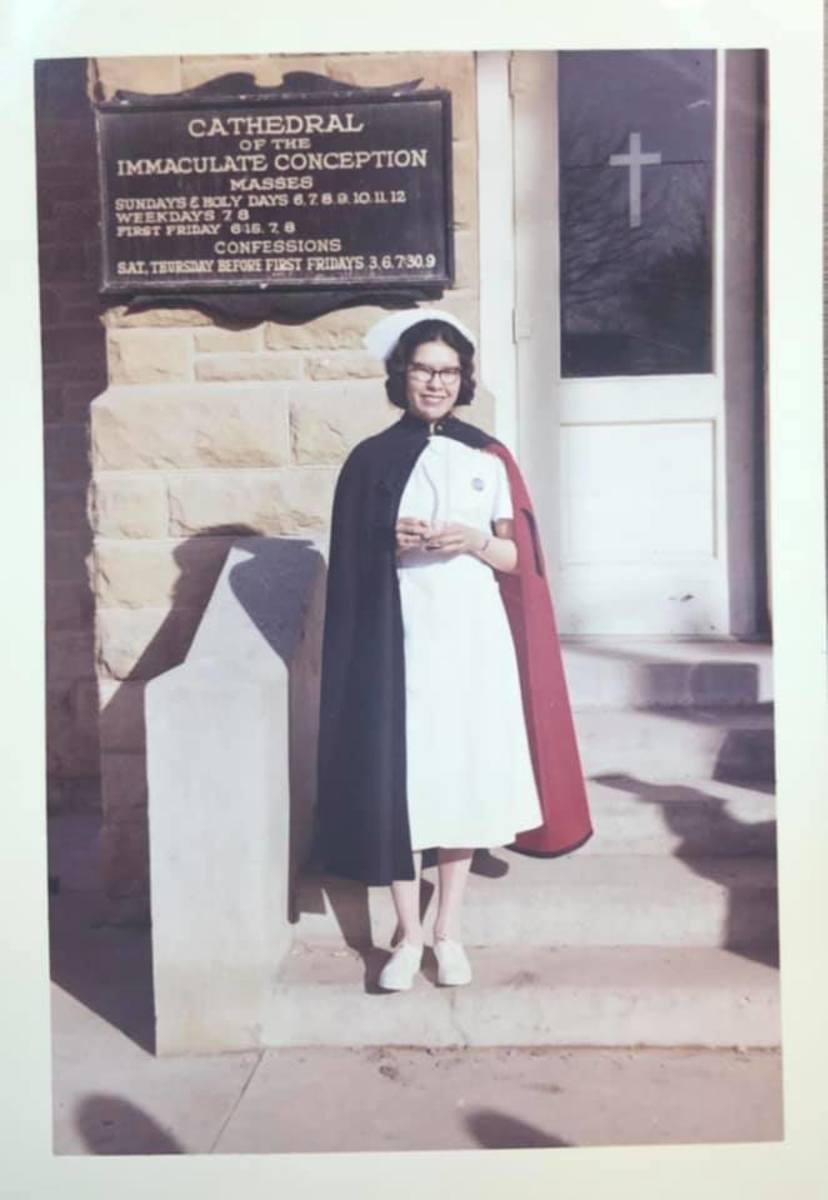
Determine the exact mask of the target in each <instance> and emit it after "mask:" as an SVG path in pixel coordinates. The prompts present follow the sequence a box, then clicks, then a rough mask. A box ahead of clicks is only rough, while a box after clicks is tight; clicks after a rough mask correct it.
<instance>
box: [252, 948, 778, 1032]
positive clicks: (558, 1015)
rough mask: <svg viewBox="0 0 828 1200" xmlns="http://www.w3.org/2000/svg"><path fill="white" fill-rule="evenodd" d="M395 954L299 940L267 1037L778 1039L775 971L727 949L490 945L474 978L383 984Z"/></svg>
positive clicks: (428, 976) (429, 966) (428, 972)
mask: <svg viewBox="0 0 828 1200" xmlns="http://www.w3.org/2000/svg"><path fill="white" fill-rule="evenodd" d="M386 957H387V955H386V954H385V953H384V952H382V951H379V950H373V949H372V950H371V951H369V952H368V953H367V955H365V957H363V956H361V955H359V954H357V953H355V952H354V951H352V950H338V951H337V950H331V949H324V948H320V947H315V948H310V947H306V946H302V945H296V946H294V948H293V950H292V951H291V952H290V953H289V955H288V957H287V958H286V960H285V962H284V963H283V965H282V969H281V971H280V972H279V975H278V977H277V978H276V979H275V981H274V985H273V993H272V996H271V998H270V1003H269V1006H268V1008H267V1011H266V1013H265V1015H264V1019H263V1028H262V1043H263V1044H264V1045H266V1046H303V1045H314V1046H344V1045H348V1046H370V1045H397V1046H399V1045H405V1046H454V1045H459V1046H533V1045H544V1046H708V1047H712V1046H744V1047H747V1046H757V1047H758V1046H765V1047H768V1046H778V1045H779V1042H780V1027H779V994H778V972H777V970H776V969H775V967H774V966H773V965H768V964H767V963H765V962H761V961H756V960H751V959H748V958H744V957H741V956H739V955H737V954H731V953H728V952H727V951H724V950H710V949H707V950H705V949H685V950H681V951H676V950H664V949H658V948H646V947H636V948H634V949H631V948H623V949H622V948H606V947H602V948H597V949H589V948H580V949H561V948H558V949H554V950H553V949H548V948H545V949H542V950H527V949H525V948H523V949H509V950H508V951H503V950H497V949H488V950H475V951H473V952H472V953H471V955H470V958H471V960H472V967H473V970H474V980H473V982H472V984H471V985H470V986H468V987H465V988H440V987H437V986H436V984H435V968H434V962H433V956H432V955H431V952H430V951H427V952H426V958H425V960H424V964H423V973H422V974H421V975H420V976H419V977H418V978H417V980H416V982H415V985H414V987H413V988H412V990H411V991H410V992H404V993H380V992H378V991H377V989H376V984H375V980H376V978H377V975H378V973H379V970H380V969H381V967H382V964H383V962H384V961H385V959H386Z"/></svg>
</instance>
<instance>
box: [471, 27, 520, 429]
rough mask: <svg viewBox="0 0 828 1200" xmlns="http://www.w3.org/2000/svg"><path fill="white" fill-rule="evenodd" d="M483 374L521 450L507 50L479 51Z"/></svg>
mask: <svg viewBox="0 0 828 1200" xmlns="http://www.w3.org/2000/svg"><path fill="white" fill-rule="evenodd" d="M477 145H478V189H479V200H478V204H479V214H480V220H479V230H480V378H481V381H482V383H483V384H484V386H485V387H486V388H487V389H488V390H489V391H490V392H492V393H493V394H494V397H495V434H496V436H497V437H498V438H500V439H501V441H503V442H505V444H506V445H507V446H508V447H509V449H510V450H512V451H513V452H516V451H517V390H516V359H515V344H514V340H513V336H512V314H513V311H514V306H515V245H514V236H515V223H514V173H513V166H512V104H511V96H510V94H509V54H508V53H507V52H506V51H499V50H498V51H485V52H481V53H478V55H477Z"/></svg>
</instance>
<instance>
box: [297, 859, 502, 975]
mask: <svg viewBox="0 0 828 1200" xmlns="http://www.w3.org/2000/svg"><path fill="white" fill-rule="evenodd" d="M436 864H437V856H436V853H435V852H434V851H425V852H424V854H423V870H422V872H421V875H420V919H421V920H423V921H425V919H426V917H427V915H428V912H429V909H430V907H431V905H432V903H433V901H434V898H435V896H436V892H437V888H436V886H435V883H434V882H433V881H432V879H431V878H429V876H428V875H427V874H426V872H427V871H428V872H430V871H431V870H432V869H433V868H436ZM471 870H472V871H473V872H474V873H475V874H477V875H482V876H484V877H486V878H489V879H499V878H501V877H502V876H504V875H507V874H508V872H509V864H508V863H505V862H503V860H502V859H499V858H497V857H496V856H495V855H493V854H491V853H490V852H489V851H488V850H476V851H475V852H474V858H473V859H472V866H471ZM328 909H330V911H331V912H332V913H333V914H334V917H335V918H336V922H337V924H338V926H339V930H340V933H341V935H342V939H343V941H344V942H345V945H346V946H348V948H349V949H351V950H353V951H355V952H356V953H357V954H358V955H359V956H360V958H361V959H362V965H363V969H364V975H363V986H364V988H365V991H366V992H368V993H370V994H372V995H382V996H384V995H385V994H386V993H385V992H384V991H383V990H382V989H381V988H379V987H378V986H377V979H378V977H379V973H380V971H381V970H382V968H383V966H384V964H385V962H386V961H387V959H388V956H389V955H388V950H387V949H383V948H382V947H381V946H378V945H377V944H376V943H375V941H374V931H373V928H372V925H371V910H370V905H369V891H368V888H367V887H366V886H365V884H362V883H357V882H355V881H354V880H348V879H337V878H335V877H333V876H328V875H324V874H323V873H322V872H321V871H320V870H319V868H318V864H315V863H314V862H310V863H309V864H308V865H307V867H306V870H305V873H304V876H303V877H302V878H300V879H299V880H298V883H297V891H296V893H295V894H294V898H293V903H292V907H291V918H290V919H291V922H293V923H294V924H295V923H297V922H298V921H299V920H300V917H301V915H302V913H308V914H316V915H321V914H323V913H325V912H326V911H327V910H328ZM401 934H402V930H401V929H400V927H399V925H397V926H396V928H395V929H394V932H393V934H392V935H391V939H390V944H391V945H392V946H393V945H395V944H396V942H397V940H398V939H399V937H400V936H401ZM430 962H431V959H430V956H429V954H426V959H425V966H426V968H428V966H429V965H430ZM432 965H433V964H432Z"/></svg>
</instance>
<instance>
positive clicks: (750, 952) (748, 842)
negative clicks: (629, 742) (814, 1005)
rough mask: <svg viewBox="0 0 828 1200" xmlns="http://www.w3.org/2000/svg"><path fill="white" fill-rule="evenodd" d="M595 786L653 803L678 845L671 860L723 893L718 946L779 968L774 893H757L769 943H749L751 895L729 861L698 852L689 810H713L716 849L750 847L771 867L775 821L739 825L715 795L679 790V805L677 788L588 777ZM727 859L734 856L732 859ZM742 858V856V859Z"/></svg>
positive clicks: (630, 779) (763, 890)
mask: <svg viewBox="0 0 828 1200" xmlns="http://www.w3.org/2000/svg"><path fill="white" fill-rule="evenodd" d="M593 778H594V780H595V782H597V783H602V784H604V785H605V786H607V787H613V788H617V789H618V790H619V791H622V792H626V793H627V794H628V795H631V796H633V797H634V798H635V799H636V800H638V801H639V802H640V803H641V804H654V805H657V806H659V808H660V809H661V816H662V819H663V821H664V824H665V826H666V827H667V828H668V829H669V830H670V831H671V832H672V833H674V834H675V835H676V837H678V838H679V839H680V842H679V845H678V847H677V849H676V850H674V851H673V856H674V857H675V858H679V859H681V860H682V861H683V862H684V863H686V864H687V866H688V867H689V868H690V870H691V871H693V872H694V873H695V874H696V875H698V876H700V877H701V878H702V879H709V880H710V881H711V882H712V883H716V884H718V885H719V886H720V887H723V888H725V889H727V892H728V913H727V919H726V925H725V930H724V936H723V939H722V943H721V945H722V947H723V948H724V949H725V950H729V951H730V952H731V953H733V954H738V955H740V956H741V957H742V958H747V959H750V960H751V961H752V962H760V963H764V964H765V965H767V966H778V965H779V945H778V905H777V889H776V887H772V888H761V889H760V890H759V900H760V901H761V902H762V903H763V904H764V905H766V906H768V908H770V909H772V919H771V924H772V928H773V930H774V940H773V942H772V943H769V944H763V943H754V942H752V941H751V924H752V917H753V913H754V912H755V902H756V893H754V898H753V899H752V900H750V901H749V902H748V901H746V899H745V898H744V896H743V895H742V894H741V892H740V890H739V889H738V887H736V886H735V885H734V882H733V879H732V858H725V857H723V856H720V857H716V856H713V855H709V854H708V855H705V854H703V853H700V848H699V844H698V831H697V822H696V813H697V812H698V808H696V813H694V812H693V809H692V807H691V806H692V805H696V806H698V805H699V804H702V803H703V804H704V805H705V806H706V807H707V808H708V810H709V809H711V808H712V810H713V814H714V815H713V821H714V822H715V828H716V831H717V834H718V835H719V836H720V837H721V839H722V844H724V845H727V846H733V847H734V848H735V847H737V846H742V847H744V849H749V848H754V849H758V848H761V850H762V851H763V852H764V854H765V856H766V857H771V858H773V860H774V862H775V853H774V850H773V847H775V833H776V822H775V821H758V822H748V821H740V820H738V819H737V818H735V817H732V816H731V815H730V813H728V812H727V810H726V806H725V803H726V802H725V801H724V800H722V799H721V798H720V797H718V796H712V795H710V794H709V793H707V792H702V791H700V790H699V789H698V788H693V787H681V789H680V797H679V800H678V801H677V800H676V793H677V789H676V786H675V785H674V784H671V785H667V784H657V783H645V782H644V781H643V780H640V779H636V778H634V777H633V776H631V775H624V774H605V775H596V776H593ZM733 857H739V856H738V855H736V854H734V855H733ZM744 857H745V858H746V859H747V858H748V856H747V855H744Z"/></svg>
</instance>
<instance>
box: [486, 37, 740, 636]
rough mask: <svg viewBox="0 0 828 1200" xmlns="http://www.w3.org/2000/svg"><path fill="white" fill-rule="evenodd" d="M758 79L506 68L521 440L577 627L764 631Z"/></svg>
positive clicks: (657, 69) (632, 60)
mask: <svg viewBox="0 0 828 1200" xmlns="http://www.w3.org/2000/svg"><path fill="white" fill-rule="evenodd" d="M756 72H757V64H756V62H754V61H753V60H751V61H750V62H748V61H747V60H744V61H742V60H736V59H734V60H733V62H731V63H730V66H729V67H728V66H727V64H726V62H725V56H724V55H722V54H716V53H715V52H713V51H709V52H704V51H701V52H689V51H685V52H679V53H675V52H674V53H669V52H666V53H655V52H645V53H637V52H631V51H615V52H608V53H607V52H604V54H603V55H599V54H595V53H592V54H587V53H572V52H563V53H561V54H555V53H552V52H538V53H519V54H514V55H512V57H511V71H510V87H511V92H512V114H513V126H512V138H513V147H512V150H513V158H514V180H515V189H514V229H515V240H514V269H515V276H514V277H515V293H514V342H515V347H516V349H515V361H516V389H515V390H516V405H515V410H516V411H515V418H516V419H515V422H514V425H515V438H514V442H515V446H516V449H517V453H518V457H519V459H520V462H521V465H522V466H523V468H524V470H525V472H526V474H527V477H528V481H529V485H530V488H531V490H532V493H533V495H534V497H535V500H536V503H537V506H538V509H539V518H540V525H541V530H542V534H543V536H544V541H545V545H546V556H547V561H548V564H549V567H550V574H551V576H552V582H553V587H554V592H555V601H556V608H557V613H558V619H559V624H560V627H561V630H562V632H564V633H569V634H625V635H684V636H696V637H711V636H714V637H715V636H717V635H723V634H724V635H726V634H729V633H753V632H755V629H756V623H757V622H756V611H757V578H756V575H757V569H756V562H755V557H756V547H757V545H758V540H759V535H760V532H761V531H759V530H758V525H759V524H760V523H761V522H759V520H758V513H757V495H758V492H757V482H758V480H757V471H759V470H760V458H761V456H760V455H759V454H758V453H757V450H758V447H757V445H756V444H755V443H756V441H757V437H758V436H759V435H758V433H757V431H758V430H761V427H762V421H761V409H760V406H759V405H758V401H757V387H759V386H760V380H759V378H758V375H757V372H758V371H760V368H759V367H757V358H756V329H757V325H756V321H757V309H758V308H759V307H761V301H760V300H758V299H757V268H756V261H757V244H758V238H759V231H758V228H757V224H758V221H757V214H758V212H759V210H760V208H761V199H760V198H759V196H758V193H757V188H756V179H757V170H758V164H757V153H758V143H757V139H756V133H755V130H756V126H757V122H756V120H755V106H754V119H753V120H752V121H750V120H748V121H746V120H745V119H744V113H745V111H746V108H747V109H750V104H749V103H748V104H747V105H746V97H749V98H752V95H753V93H752V91H751V89H753V88H754V87H755V83H756ZM731 92H732V93H733V95H735V97H736V99H735V100H733V99H732V97H731V94H730V93H731ZM728 104H730V105H731V108H732V110H733V112H734V113H735V116H734V117H732V118H731V125H732V126H733V127H732V128H731V129H730V130H729V132H728V124H727V119H726V116H725V114H726V113H727V112H728ZM740 114H741V116H740ZM740 121H741V124H740ZM481 138H485V131H484V130H482V129H481ZM726 147H727V153H728V156H729V159H732V162H731V161H728V162H727V163H726V162H725V149H726ZM490 156H491V152H490ZM725 181H727V189H726V188H725ZM484 216H485V213H482V214H481V240H482V241H485V239H486V237H487V230H486V228H485V224H484V223H483V217H484ZM726 268H727V269H726ZM725 284H727V295H725ZM486 289H487V283H486V278H485V276H484V277H483V278H482V279H481V291H482V298H483V306H482V307H483V312H484V317H485V312H486ZM726 326H728V328H726ZM483 351H484V363H485V322H484V346H483Z"/></svg>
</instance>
